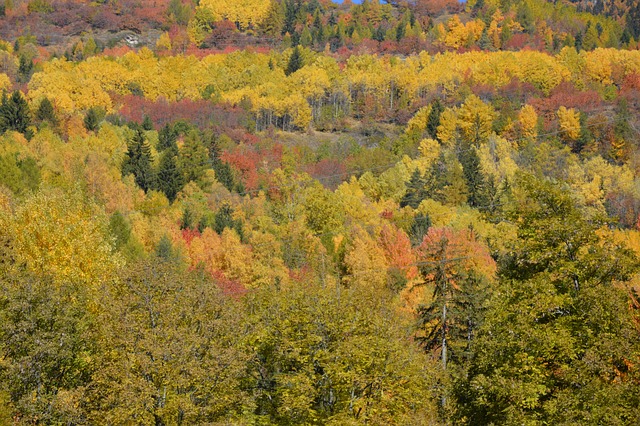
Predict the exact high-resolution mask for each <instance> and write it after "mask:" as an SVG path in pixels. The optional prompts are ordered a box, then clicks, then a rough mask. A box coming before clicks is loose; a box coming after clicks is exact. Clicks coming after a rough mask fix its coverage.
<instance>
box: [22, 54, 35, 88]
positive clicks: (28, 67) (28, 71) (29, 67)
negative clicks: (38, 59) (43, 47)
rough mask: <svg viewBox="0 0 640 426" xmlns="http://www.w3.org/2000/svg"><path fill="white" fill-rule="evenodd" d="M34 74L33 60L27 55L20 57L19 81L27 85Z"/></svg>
mask: <svg viewBox="0 0 640 426" xmlns="http://www.w3.org/2000/svg"><path fill="white" fill-rule="evenodd" d="M32 74H33V59H31V58H28V57H27V56H26V55H20V62H19V65H18V81H19V82H21V83H27V82H29V80H30V79H31V75H32Z"/></svg>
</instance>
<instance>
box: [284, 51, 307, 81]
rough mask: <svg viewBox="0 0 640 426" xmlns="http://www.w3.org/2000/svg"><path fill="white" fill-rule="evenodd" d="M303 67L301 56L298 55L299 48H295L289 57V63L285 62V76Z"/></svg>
mask: <svg viewBox="0 0 640 426" xmlns="http://www.w3.org/2000/svg"><path fill="white" fill-rule="evenodd" d="M303 66H304V60H303V58H302V54H301V53H300V48H299V47H298V46H296V47H295V48H294V49H293V52H292V53H291V56H290V57H289V62H287V68H286V69H285V71H284V73H285V75H291V74H293V73H294V72H296V71H298V70H299V69H300V68H302V67H303Z"/></svg>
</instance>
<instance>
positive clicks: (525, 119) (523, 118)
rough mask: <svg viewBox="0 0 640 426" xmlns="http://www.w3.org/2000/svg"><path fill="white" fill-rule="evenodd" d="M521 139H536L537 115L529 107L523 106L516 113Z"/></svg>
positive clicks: (533, 109)
mask: <svg viewBox="0 0 640 426" xmlns="http://www.w3.org/2000/svg"><path fill="white" fill-rule="evenodd" d="M518 121H519V122H520V131H521V134H522V137H524V138H527V139H535V138H536V137H538V113H537V112H536V110H535V108H533V107H532V106H531V105H525V106H523V107H522V109H521V110H520V112H519V113H518Z"/></svg>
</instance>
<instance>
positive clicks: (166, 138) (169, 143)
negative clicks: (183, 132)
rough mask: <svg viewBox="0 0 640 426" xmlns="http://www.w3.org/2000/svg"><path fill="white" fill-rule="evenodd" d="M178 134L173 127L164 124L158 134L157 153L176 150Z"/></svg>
mask: <svg viewBox="0 0 640 426" xmlns="http://www.w3.org/2000/svg"><path fill="white" fill-rule="evenodd" d="M177 141H178V132H177V131H176V129H175V127H173V126H170V125H169V124H165V125H164V127H163V128H162V129H160V131H159V132H158V151H164V150H165V149H175V150H176V151H177V150H178V145H177V144H176V142H177Z"/></svg>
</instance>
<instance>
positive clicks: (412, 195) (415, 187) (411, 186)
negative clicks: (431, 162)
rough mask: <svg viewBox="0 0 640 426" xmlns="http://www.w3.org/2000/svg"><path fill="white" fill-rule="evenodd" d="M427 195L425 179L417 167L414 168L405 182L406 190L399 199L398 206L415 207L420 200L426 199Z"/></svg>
mask: <svg viewBox="0 0 640 426" xmlns="http://www.w3.org/2000/svg"><path fill="white" fill-rule="evenodd" d="M428 195H429V194H428V192H427V187H426V181H425V179H424V177H423V176H422V173H420V171H419V170H418V169H415V170H414V171H413V173H412V174H411V179H410V180H409V182H408V183H407V191H406V192H405V194H404V196H403V197H402V200H400V207H405V206H409V207H411V208H413V209H417V208H418V206H419V205H420V203H421V202H422V200H424V199H426V198H427V197H428Z"/></svg>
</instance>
